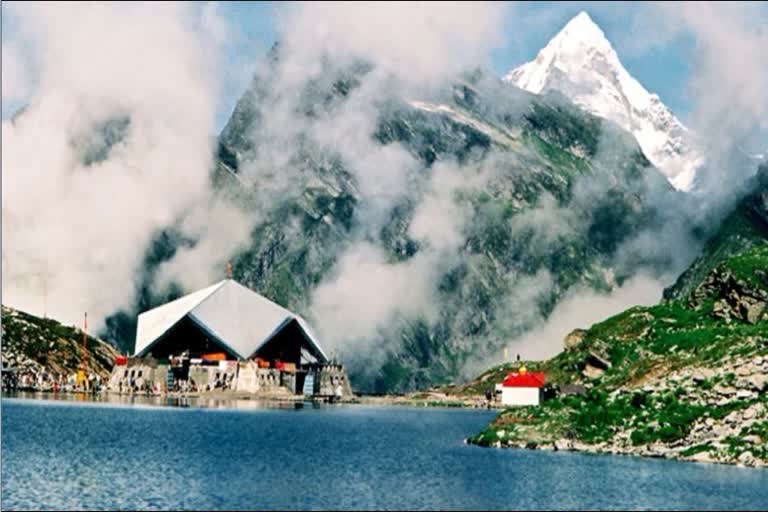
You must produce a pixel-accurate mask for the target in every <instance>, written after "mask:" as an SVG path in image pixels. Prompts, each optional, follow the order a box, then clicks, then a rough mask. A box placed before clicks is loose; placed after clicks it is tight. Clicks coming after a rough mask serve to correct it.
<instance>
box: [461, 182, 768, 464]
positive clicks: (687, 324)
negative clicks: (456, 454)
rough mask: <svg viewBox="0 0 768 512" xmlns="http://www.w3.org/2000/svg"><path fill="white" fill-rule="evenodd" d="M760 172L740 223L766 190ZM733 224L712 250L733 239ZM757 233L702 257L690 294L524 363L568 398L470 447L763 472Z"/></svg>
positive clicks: (764, 319)
mask: <svg viewBox="0 0 768 512" xmlns="http://www.w3.org/2000/svg"><path fill="white" fill-rule="evenodd" d="M766 174H768V169H763V170H762V171H761V173H760V174H759V175H758V178H757V179H756V182H757V183H756V189H755V191H754V192H753V194H751V195H750V196H748V197H747V198H745V199H744V200H743V201H742V203H741V204H740V205H739V206H738V207H737V209H736V210H735V212H734V214H735V215H738V214H739V212H744V211H746V210H745V209H752V208H755V207H756V205H755V203H754V201H755V199H756V198H760V197H764V194H765V193H766V192H768V181H765V177H766ZM766 206H768V203H765V204H763V205H762V206H761V207H760V208H759V209H758V208H755V210H754V213H756V214H758V213H759V214H761V215H764V214H765V213H767V212H768V208H767V207H766ZM758 210H759V211H758ZM729 219H730V220H729V221H727V222H726V223H725V224H724V225H723V227H722V231H721V232H720V233H718V235H717V236H716V237H715V239H713V241H712V242H711V243H710V245H709V248H710V249H712V248H713V247H719V245H718V244H719V242H718V240H720V241H722V240H724V239H726V238H728V236H730V235H731V228H732V227H733V226H732V224H731V222H732V221H733V217H731V218H729ZM753 235H755V236H753V237H752V238H750V243H749V244H747V245H746V249H742V250H741V251H738V252H737V253H736V254H732V255H725V256H724V255H723V254H722V253H721V252H717V251H715V252H714V253H712V252H705V254H704V256H702V258H700V259H699V260H698V261H697V263H696V264H694V266H693V267H692V268H698V269H703V268H705V267H706V268H709V270H708V271H706V273H703V272H701V271H699V272H691V271H689V272H687V273H686V274H687V275H688V276H689V277H688V278H687V280H686V289H687V291H683V288H682V287H681V288H679V290H680V291H678V292H677V293H676V295H675V298H671V299H668V300H666V301H665V302H663V303H661V304H659V305H658V306H653V307H635V308H632V309H629V310H627V311H625V312H624V313H621V314H619V315H617V316H614V317H612V318H609V319H608V320H606V321H604V322H602V323H598V324H595V325H593V326H592V327H590V328H589V329H587V330H577V331H574V332H573V333H572V334H571V335H569V336H568V337H567V338H566V340H565V351H564V352H563V353H561V354H560V355H558V356H556V357H555V358H553V359H550V360H548V361H546V362H542V363H531V364H530V367H531V368H532V369H540V370H543V371H545V372H546V375H547V378H548V380H549V381H550V382H551V383H552V384H553V385H554V386H555V387H559V388H560V389H561V390H562V391H563V392H562V393H561V394H560V395H559V396H557V398H554V399H552V400H548V401H545V402H544V404H543V406H542V407H540V408H523V409H509V410H507V411H505V412H504V413H502V414H501V415H500V416H499V417H498V418H496V420H494V422H492V423H491V424H490V425H489V426H488V427H487V428H486V429H485V430H484V431H483V432H482V433H480V434H478V435H477V436H475V437H473V438H472V439H471V440H470V441H471V442H473V443H477V444H481V445H492V446H515V447H535V448H544V449H566V450H584V451H599V452H609V453H626V454H639V455H648V456H654V457H668V458H682V459H689V460H697V461H714V462H724V463H738V464H743V465H747V466H765V465H767V464H768V232H767V231H762V235H761V236H757V232H753ZM703 260H706V261H707V262H708V263H707V265H704V264H702V263H701V261H703ZM710 267H711V268H710ZM702 274H703V275H702ZM692 276H699V277H697V278H694V277H692ZM510 370H511V366H508V367H503V368H496V369H494V370H491V371H489V372H486V374H484V375H483V376H481V378H480V379H479V380H478V381H476V382H474V383H471V384H469V385H467V386H465V387H463V388H458V389H455V390H453V392H454V393H466V392H469V391H476V389H475V388H477V387H479V386H482V385H487V384H484V383H494V382H498V381H500V380H501V379H502V378H503V375H505V374H506V372H508V371H510ZM568 385H571V386H568ZM574 392H577V393H575V394H574ZM569 393H571V394H569Z"/></svg>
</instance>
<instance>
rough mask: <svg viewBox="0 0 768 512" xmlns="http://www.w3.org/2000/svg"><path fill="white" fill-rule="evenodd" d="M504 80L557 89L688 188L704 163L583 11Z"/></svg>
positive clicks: (530, 87)
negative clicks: (625, 135) (632, 140)
mask: <svg viewBox="0 0 768 512" xmlns="http://www.w3.org/2000/svg"><path fill="white" fill-rule="evenodd" d="M504 79H505V80H506V81H508V82H509V83H512V84H515V85H517V86H518V87H520V88H522V89H525V90H527V91H531V92H533V93H536V94H540V93H544V92H547V91H557V92H559V93H561V94H563V95H565V96H566V97H568V98H570V99H571V100H572V101H573V102H574V103H576V104H577V105H579V106H580V107H582V108H584V109H585V110H587V111H588V112H591V113H593V114H595V115H598V116H600V117H604V118H605V119H610V120H611V121H613V122H615V123H617V124H618V125H619V126H621V127H622V128H624V129H625V130H627V131H629V132H631V133H632V134H633V135H634V136H635V137H636V138H637V141H638V142H639V144H640V147H641V148H642V149H643V152H644V153H645V155H646V156H647V157H648V159H649V160H650V161H651V162H653V164H654V165H656V166H657V167H658V168H659V169H661V171H662V172H663V173H664V174H665V175H666V176H667V177H668V178H669V180H670V182H671V183H672V184H673V185H674V186H675V187H676V188H678V189H682V190H688V189H690V188H691V186H692V185H693V182H694V178H695V174H696V169H697V167H698V166H699V165H700V164H701V163H702V160H701V157H700V155H698V154H697V153H696V152H695V151H694V150H693V149H692V147H691V140H690V133H689V132H688V129H687V128H686V127H685V126H684V125H683V124H682V123H681V122H680V121H679V120H678V119H677V118H676V117H675V116H674V114H673V113H672V112H671V111H670V110H669V108H667V106H666V105H664V103H662V101H661V100H660V99H659V97H658V96H657V95H656V94H651V93H649V92H648V91H647V90H646V89H645V88H644V87H643V86H642V85H641V84H640V83H639V82H638V81H637V80H636V79H635V78H633V77H632V76H631V75H630V74H629V72H627V70H626V69H625V68H624V66H623V65H622V63H621V61H620V60H619V57H618V55H617V54H616V51H615V50H614V49H613V47H612V45H611V43H610V42H609V41H608V39H606V37H605V34H604V33H603V31H602V30H601V29H600V28H599V27H598V26H597V25H596V24H595V23H594V22H593V21H592V19H591V18H590V17H589V15H588V14H587V13H586V12H581V13H580V14H579V15H577V16H576V17H575V18H573V19H572V20H571V21H569V22H568V24H566V26H565V27H564V28H563V29H562V30H561V31H560V32H559V33H558V34H557V35H556V36H555V37H554V38H552V40H551V41H550V42H549V43H548V44H547V45H546V46H545V47H544V48H543V49H542V50H541V51H540V52H539V53H538V55H537V56H536V59H534V60H532V61H531V62H528V63H526V64H523V65H521V66H519V67H517V68H515V69H513V70H512V71H510V72H509V73H508V74H507V75H506V76H505V77H504Z"/></svg>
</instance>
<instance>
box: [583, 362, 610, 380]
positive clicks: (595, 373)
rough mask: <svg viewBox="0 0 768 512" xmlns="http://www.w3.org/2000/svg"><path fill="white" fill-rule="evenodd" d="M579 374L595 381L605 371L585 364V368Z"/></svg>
mask: <svg viewBox="0 0 768 512" xmlns="http://www.w3.org/2000/svg"><path fill="white" fill-rule="evenodd" d="M581 373H582V375H584V376H585V377H586V378H588V379H597V378H598V377H601V376H602V375H603V374H604V373H605V370H602V369H600V368H596V367H594V366H592V365H591V364H589V363H587V366H585V367H584V370H582V372H581Z"/></svg>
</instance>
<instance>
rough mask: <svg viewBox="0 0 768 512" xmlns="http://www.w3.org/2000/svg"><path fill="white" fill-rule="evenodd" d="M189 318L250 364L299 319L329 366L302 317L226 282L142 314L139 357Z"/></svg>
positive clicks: (137, 342) (140, 317)
mask: <svg viewBox="0 0 768 512" xmlns="http://www.w3.org/2000/svg"><path fill="white" fill-rule="evenodd" d="M187 316H189V317H190V318H191V319H192V320H193V321H195V323H197V324H198V325H200V326H201V327H202V328H204V329H205V330H206V331H207V332H208V333H209V334H210V335H212V336H213V337H215V338H217V339H218V340H219V341H221V342H222V343H224V344H226V346H227V347H229V348H230V349H231V350H232V351H234V352H235V353H237V355H238V356H240V357H241V358H243V359H247V358H248V357H250V356H251V355H253V353H254V352H256V351H257V350H258V349H259V348H260V347H261V346H263V345H264V344H265V343H266V342H267V341H269V340H270V339H271V338H272V337H274V336H275V335H276V334H277V333H278V332H280V330H281V329H282V328H284V327H285V326H287V325H288V324H289V323H290V322H291V320H296V321H297V323H298V324H299V326H300V327H301V329H302V330H303V331H304V334H305V336H306V338H307V340H308V342H309V344H310V346H311V348H312V349H313V350H312V351H313V352H315V354H316V355H319V356H320V357H318V359H320V360H322V361H327V360H328V356H326V354H325V352H323V349H322V348H321V347H320V344H319V343H318V341H317V339H316V338H315V336H314V334H313V333H312V331H311V330H310V329H309V326H308V325H307V322H306V321H305V320H304V319H303V318H301V317H300V316H298V315H296V314H294V313H292V312H290V311H288V310H287V309H285V308H283V307H281V306H279V305H277V304H275V303H274V302H272V301H271V300H269V299H267V298H266V297H263V296H261V295H259V294H258V293H256V292H254V291H253V290H250V289H249V288H246V287H245V286H243V285H241V284H239V283H237V282H236V281H233V280H232V279H226V280H224V281H220V282H218V283H216V284H214V285H212V286H209V287H208V288H204V289H202V290H199V291H196V292H194V293H191V294H189V295H185V296H184V297H181V298H179V299H177V300H175V301H172V302H169V303H168V304H164V305H162V306H160V307H157V308H155V309H152V310H149V311H146V312H144V313H142V314H140V315H139V319H138V327H137V330H136V348H135V350H134V353H135V354H136V355H139V356H140V355H143V354H144V353H146V352H147V349H149V348H150V347H151V345H153V344H154V343H155V342H156V341H157V340H158V339H159V338H161V337H162V336H163V334H165V333H166V332H167V331H168V330H169V329H171V327H173V326H174V325H176V323H177V322H178V321H179V320H181V319H182V318H184V317H187Z"/></svg>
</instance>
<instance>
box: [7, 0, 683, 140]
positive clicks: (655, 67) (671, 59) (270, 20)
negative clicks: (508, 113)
mask: <svg viewBox="0 0 768 512" xmlns="http://www.w3.org/2000/svg"><path fill="white" fill-rule="evenodd" d="M283 8H284V4H275V3H272V2H258V3H257V2H222V3H221V4H220V5H219V13H220V14H221V15H222V16H223V17H224V18H225V19H226V21H227V24H228V26H229V28H230V30H231V32H230V33H229V39H228V41H227V44H226V51H225V58H224V62H223V63H222V66H221V73H223V74H224V76H225V79H224V80H223V90H222V93H221V99H220V103H219V106H218V109H217V126H218V128H221V127H222V126H223V124H224V123H225V122H226V120H227V118H228V117H229V114H230V113H231V111H232V109H233V108H234V105H235V103H236V101H237V98H238V97H239V96H240V94H241V93H242V91H243V89H244V88H245V86H246V81H247V80H246V77H247V76H249V75H250V70H251V69H252V68H253V63H254V61H255V59H256V58H257V57H258V56H260V55H262V54H263V53H264V52H265V51H266V50H267V49H268V48H269V47H270V46H271V45H272V43H273V42H274V41H275V40H276V38H277V26H276V25H277V19H278V16H279V10H280V9H283ZM638 9H642V6H638V5H637V4H624V3H621V2H614V3H607V2H606V3H602V2H536V3H523V4H518V5H517V6H515V8H514V9H513V10H511V11H510V14H509V19H506V20H505V22H504V23H505V31H504V35H505V37H504V40H503V42H502V44H501V45H500V46H499V47H498V48H496V49H494V50H493V51H492V52H491V55H490V56H489V57H490V63H491V66H492V68H493V70H494V71H495V72H496V73H498V74H499V75H502V74H504V73H506V72H507V71H509V70H510V69H511V68H513V67H515V66H517V65H519V64H522V63H523V62H526V61H528V60H530V59H532V58H534V57H535V55H536V53H537V52H538V50H539V49H540V48H542V47H543V46H544V45H546V43H547V41H549V39H550V38H551V37H553V36H554V35H555V34H556V33H557V32H558V31H559V30H560V28H562V27H563V25H565V23H567V22H568V20H569V19H570V18H571V17H573V16H575V15H576V14H578V13H579V12H580V11H581V10H586V11H587V12H588V13H589V14H590V16H591V17H592V18H593V19H594V20H595V22H596V23H597V24H598V25H600V27H601V28H602V29H603V31H604V32H605V34H606V36H607V37H608V39H609V40H610V41H611V42H612V43H613V44H614V47H615V48H616V50H617V52H618V53H619V56H620V57H621V59H622V62H623V63H624V65H625V66H626V68H627V69H628V70H629V72H630V73H631V74H632V75H634V76H635V77H636V78H637V79H638V80H639V81H640V82H641V83H642V84H643V85H644V86H645V87H646V88H647V89H648V90H650V91H652V92H656V93H657V94H659V96H660V97H661V99H662V100H663V101H664V102H665V103H666V104H667V105H668V106H669V107H670V108H671V109H672V110H673V111H674V112H675V113H676V114H677V115H678V116H679V117H680V118H681V119H682V120H683V121H684V122H685V119H686V116H687V114H688V113H690V112H691V110H692V105H691V101H690V99H689V98H688V97H687V95H686V83H687V80H688V74H689V72H690V64H689V62H690V59H689V53H690V51H691V48H692V45H693V41H691V40H686V39H684V38H677V39H675V40H672V41H668V42H666V43H665V44H663V45H658V46H655V47H652V48H643V49H642V51H638V50H637V49H636V48H633V44H632V30H628V28H627V27H628V21H627V20H628V15H629V14H632V13H633V12H635V11H637V10H638ZM2 13H3V20H2V28H3V37H2V39H3V44H6V42H7V41H14V40H15V39H16V37H17V34H18V30H19V27H18V26H16V24H15V20H14V18H13V16H12V15H9V12H8V9H6V7H5V5H3V8H2ZM635 29H637V27H635ZM18 107H19V104H18V103H8V102H5V103H4V104H3V109H2V110H3V118H7V117H9V116H10V115H11V114H12V113H13V112H14V111H15V110H16V109H17V108H18Z"/></svg>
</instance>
